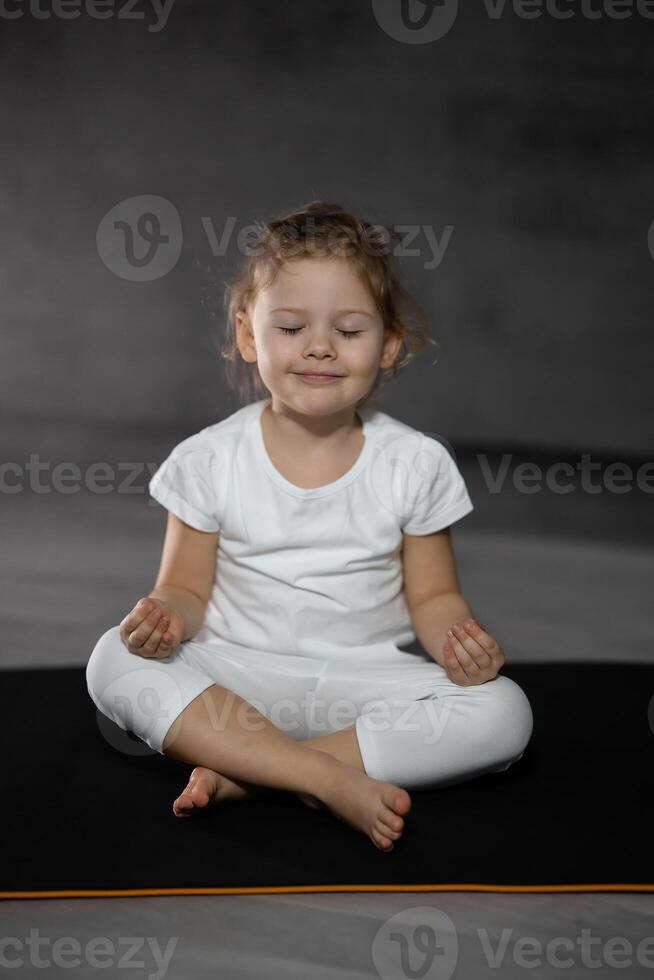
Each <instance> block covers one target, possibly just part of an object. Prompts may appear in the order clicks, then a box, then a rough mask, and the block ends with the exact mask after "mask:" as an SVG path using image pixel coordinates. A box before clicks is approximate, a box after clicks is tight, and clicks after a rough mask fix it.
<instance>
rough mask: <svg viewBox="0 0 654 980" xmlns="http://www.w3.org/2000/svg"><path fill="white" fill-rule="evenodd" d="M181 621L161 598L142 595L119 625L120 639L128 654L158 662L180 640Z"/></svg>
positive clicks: (181, 632)
mask: <svg viewBox="0 0 654 980" xmlns="http://www.w3.org/2000/svg"><path fill="white" fill-rule="evenodd" d="M184 632H185V628H184V622H183V620H182V618H181V616H179V615H178V613H176V612H174V610H172V609H171V607H170V603H169V602H167V601H166V600H165V599H154V598H153V597H152V596H144V597H143V598H142V599H139V601H138V602H137V603H136V605H135V606H134V608H133V609H132V610H131V611H130V612H128V613H127V615H126V616H125V618H124V619H123V620H122V622H121V624H120V638H121V640H122V641H123V643H124V644H125V646H126V647H127V649H128V650H129V652H130V653H135V654H137V655H138V656H139V657H147V658H150V659H155V660H161V659H162V658H163V657H168V656H169V655H170V653H171V651H172V650H174V649H175V647H177V646H179V644H180V643H181V642H182V640H183V638H184Z"/></svg>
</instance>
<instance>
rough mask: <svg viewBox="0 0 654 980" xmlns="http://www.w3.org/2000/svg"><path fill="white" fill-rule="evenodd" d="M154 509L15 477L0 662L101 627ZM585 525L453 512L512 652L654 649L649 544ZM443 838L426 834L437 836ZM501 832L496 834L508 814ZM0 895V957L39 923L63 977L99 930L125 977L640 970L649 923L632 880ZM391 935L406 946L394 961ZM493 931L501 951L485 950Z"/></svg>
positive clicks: (644, 655)
mask: <svg viewBox="0 0 654 980" xmlns="http://www.w3.org/2000/svg"><path fill="white" fill-rule="evenodd" d="M518 523H519V522H518ZM164 525H165V513H164V512H163V511H162V510H161V508H159V507H158V506H151V505H149V504H148V503H147V499H146V497H145V496H144V495H142V494H141V495H138V494H137V495H117V494H109V495H107V496H101V495H98V494H88V493H80V494H76V495H75V496H74V497H73V496H66V495H63V494H48V495H41V496H39V495H37V494H35V493H23V494H17V495H15V496H14V497H13V499H12V500H11V501H10V506H5V507H4V508H3V517H2V524H1V525H0V530H1V533H2V542H3V553H4V556H5V562H4V563H3V566H2V571H1V580H0V587H1V588H0V596H1V598H0V604H1V605H0V616H1V618H2V623H3V639H4V643H3V645H2V649H1V650H0V668H4V669H7V668H11V667H20V666H25V665H27V666H30V667H40V666H52V665H61V666H64V665H75V664H78V665H81V664H84V663H86V661H87V659H88V656H89V654H90V652H91V649H92V647H93V644H94V643H95V641H96V639H97V637H98V636H99V635H100V633H101V632H103V631H104V630H105V629H107V628H108V627H109V626H111V625H114V624H115V623H117V622H118V621H119V620H120V619H121V618H122V616H124V615H125V613H126V612H127V611H128V609H129V608H131V606H132V605H133V603H134V601H135V598H137V597H138V596H139V595H142V594H147V592H148V591H149V590H150V588H151V587H152V583H153V581H154V575H155V574H156V570H157V567H158V561H159V555H160V549H161V541H162V533H163V529H164ZM601 525H602V514H601V512H600V511H598V538H597V540H595V541H594V540H592V539H591V538H590V537H589V535H588V534H585V536H584V537H583V538H575V537H574V536H571V535H570V534H566V535H563V534H560V535H559V536H556V535H555V534H541V535H539V536H537V535H534V534H533V533H530V531H529V528H528V526H526V525H525V523H524V522H523V523H522V525H521V526H518V527H517V528H516V530H515V531H514V532H513V533H510V534H509V533H507V532H505V531H502V532H500V533H497V532H493V531H491V530H489V529H487V528H484V527H480V526H479V524H478V523H477V525H475V524H474V523H473V522H472V521H469V522H468V523H467V524H466V522H462V524H461V526H460V527H458V528H457V527H456V526H455V530H454V532H453V534H454V543H455V549H456V553H457V556H458V564H459V570H460V576H461V584H462V589H463V592H464V593H465V594H466V595H467V597H468V598H469V600H470V602H471V605H472V607H473V610H474V611H475V613H476V614H477V616H478V617H479V618H480V619H481V620H482V622H484V623H485V624H486V625H487V627H488V628H489V629H491V631H492V632H494V633H495V634H496V635H497V636H498V637H499V638H501V639H502V641H503V644H504V646H505V649H506V651H507V655H508V657H509V659H510V660H513V661H515V662H518V661H548V660H550V661H551V660H558V661H567V660H588V661H592V660H620V661H622V662H625V663H627V662H638V661H640V662H645V661H647V662H651V661H652V659H653V658H654V651H653V649H652V627H651V613H650V612H649V610H650V608H651V581H652V569H653V568H654V564H653V559H654V547H653V548H651V549H650V548H648V547H647V546H645V545H644V544H643V542H642V541H641V542H639V544H638V546H633V547H632V546H630V545H629V543H628V540H626V538H625V540H620V538H619V535H618V539H617V540H616V536H615V535H613V538H612V540H605V539H603V538H602V536H601ZM244 805H248V804H244ZM442 833H443V835H444V836H446V834H447V828H442ZM443 839H444V837H441V838H439V837H438V836H436V837H435V846H439V840H440V843H441V844H442V841H443ZM371 846H372V845H371ZM494 846H496V845H495V844H494ZM501 846H503V847H510V830H508V831H507V835H506V837H505V838H504V839H503V840H502V842H501ZM0 911H1V912H2V915H3V923H4V924H3V930H2V934H3V936H4V937H5V938H6V937H14V939H15V942H14V943H13V944H12V945H10V946H8V947H6V949H5V952H4V956H5V957H6V961H5V962H3V963H2V966H3V967H5V968H6V967H8V964H9V961H11V960H12V959H14V960H20V962H21V965H20V968H18V969H14V976H17V977H32V976H37V975H38V976H42V975H43V968H41V967H39V966H38V965H35V956H36V953H35V952H32V953H30V948H29V947H28V945H27V940H28V939H29V938H30V930H35V931H36V934H37V935H40V936H41V937H42V938H44V937H48V938H49V940H50V942H49V943H44V944H43V945H42V946H41V947H40V956H41V958H42V961H43V962H45V961H47V962H48V963H49V972H52V973H54V975H57V974H58V973H62V974H65V975H66V976H69V977H70V976H73V977H90V976H96V975H97V974H98V972H101V970H100V967H99V966H94V964H93V960H92V958H91V951H90V950H89V949H88V948H87V943H88V942H89V941H90V940H91V939H93V938H97V937H107V939H108V940H110V941H111V943H112V944H113V945H110V944H109V943H107V944H105V945H104V946H103V947H102V954H101V955H100V954H99V960H103V961H104V962H107V963H110V964H111V963H113V964H114V965H117V968H119V967H120V963H119V960H120V958H121V957H125V958H126V960H127V959H128V958H129V959H130V960H131V961H132V963H131V964H128V963H127V962H124V964H123V965H124V966H125V969H126V970H127V969H129V971H130V972H129V976H131V977H134V978H137V977H151V978H154V977H157V978H159V977H163V976H166V977H168V978H184V980H189V978H203V977H207V978H209V977H211V978H215V977H221V978H230V977H260V976H266V977H273V978H278V977H279V978H280V980H281V978H284V980H289V978H292V977H298V978H302V980H305V978H309V977H310V978H312V980H322V978H324V980H334V978H336V977H348V978H349V977H351V978H357V977H377V976H381V977H383V978H384V980H386V978H395V977H398V978H403V977H407V976H410V975H414V976H415V975H422V976H427V977H437V978H438V980H444V978H448V977H450V976H455V978H456V977H460V978H464V980H480V978H483V977H486V976H498V975H501V976H502V977H503V978H504V977H508V978H513V977H524V976H526V975H528V976H530V977H550V976H561V975H562V976H565V977H586V976H587V975H589V974H591V973H592V974H593V975H594V976H599V977H601V978H604V977H606V976H610V975H613V973H614V971H616V970H620V971H621V974H622V975H623V976H628V977H632V976H633V977H643V976H651V975H654V974H653V972H652V971H653V970H654V939H651V941H650V945H649V946H647V945H646V944H644V940H645V939H646V938H647V937H654V895H647V894H640V895H639V894H633V895H632V894H619V893H615V894H613V893H609V894H576V895H575V894H570V895H567V894H563V895H520V894H518V895H516V894H506V895H505V894H494V893H493V894H478V893H470V894H462V893H420V892H415V893H396V894H381V893H361V894H348V893H333V894H325V895H317V894H291V895H273V896H266V895H253V896H209V897H203V896H188V897H183V898H179V897H171V898H165V897H161V898H160V897H157V898H136V899H124V898H120V899H89V900H83V899H75V900H48V901H40V900H39V901H36V900H35V901H18V902H15V901H11V902H3V903H2V904H1V905H0ZM400 913H404V915H400V916H399V919H398V920H395V921H393V922H390V923H389V922H388V920H389V919H390V918H391V917H393V916H396V915H398V914H400ZM418 926H422V927H423V928H422V929H421V930H419V929H418V928H417V927H418ZM429 928H431V929H432V930H433V932H432V933H429V932H428V930H429ZM139 934H141V935H142V937H143V939H142V940H139V939H138V936H139ZM32 935H35V933H34V932H33V933H32ZM400 935H402V936H406V943H407V948H408V950H409V953H408V956H409V959H408V961H405V962H404V966H402V961H401V957H400V952H401V948H402V945H403V942H404V940H402V939H401V938H399V937H400ZM429 935H432V936H437V937H438V943H439V945H440V944H441V943H442V947H443V949H442V952H441V953H439V954H438V957H439V958H436V959H435V961H434V963H433V964H432V968H431V969H430V970H429V972H425V973H420V974H416V973H415V972H414V973H413V974H412V973H411V972H410V971H411V970H415V969H416V968H417V967H418V966H419V965H420V964H422V963H423V962H424V957H423V955H422V954H421V953H420V952H419V949H420V943H421V942H422V941H423V940H424V941H425V942H427V941H428V937H429ZM425 936H427V939H425V938H424V937H425ZM63 937H72V938H73V940H75V941H76V942H77V943H78V944H79V947H80V948H81V952H80V953H79V957H80V959H79V965H74V964H75V962H76V961H75V958H74V955H71V952H70V950H71V949H72V948H73V947H72V946H70V945H66V946H65V949H64V957H63V960H59V961H58V960H57V958H56V955H55V954H56V949H57V948H56V947H54V945H53V944H54V942H55V940H56V939H63ZM129 937H133V939H132V944H133V946H132V952H130V943H129V942H128V938H129ZM393 937H395V938H393ZM530 937H531V941H530ZM555 937H563V938H564V939H565V940H567V949H566V948H564V947H563V946H556V947H552V948H551V949H550V950H549V952H548V951H547V949H546V945H547V942H548V940H550V939H552V938H555ZM620 937H623V939H622V941H621V940H620ZM414 940H415V946H413V945H412V943H413V941H414ZM610 940H613V942H612V943H611V942H610ZM157 943H158V945H157ZM169 943H170V945H169V946H168V944H169ZM607 943H608V944H609V945H608V946H607V945H606V944H607ZM629 943H631V946H629V945H628V944H629ZM639 943H641V947H640V951H639V950H638V944H639ZM498 944H499V952H498V956H500V957H501V956H502V950H503V949H504V956H503V959H501V961H500V960H498V961H494V960H493V958H492V957H493V955H494V953H493V951H495V952H497V951H498ZM539 944H540V945H539ZM167 948H168V949H169V952H170V953H171V954H172V955H171V958H170V960H169V961H168V962H167V965H166V960H165V951H166V949H167ZM34 949H35V948H34ZM539 949H540V953H539ZM589 950H590V952H589ZM157 952H159V956H160V959H159V961H157V959H156V954H157ZM648 955H649V960H648V959H647V956H648ZM112 957H113V959H112ZM161 957H163V958H164V963H163V965H162V963H161ZM557 957H558V958H559V960H560V962H559V963H557V959H556V958H557ZM612 957H613V959H612ZM589 958H591V959H592V962H594V963H595V966H592V965H591V960H590V959H589ZM139 961H141V963H142V965H141V966H140V967H138V968H137V967H135V966H134V964H135V963H137V962H139ZM58 962H59V963H60V964H61V965H59V966H58V965H57V963H58ZM561 964H564V965H561ZM600 965H601V966H602V969H601V970H600V969H599V966H600ZM105 975H106V969H105ZM110 975H113V970H110Z"/></svg>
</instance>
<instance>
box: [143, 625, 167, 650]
mask: <svg viewBox="0 0 654 980" xmlns="http://www.w3.org/2000/svg"><path fill="white" fill-rule="evenodd" d="M168 626H169V622H168V617H167V616H165V617H164V618H163V619H161V620H160V621H159V622H158V623H157V625H156V626H155V628H154V629H153V631H152V633H151V634H150V638H149V639H148V641H147V642H146V643H145V645H144V646H143V650H144V651H146V652H147V654H148V655H149V656H152V657H156V656H159V655H160V654H161V653H164V652H165V647H164V648H163V650H162V641H163V636H164V633H165V632H166V630H167V629H168Z"/></svg>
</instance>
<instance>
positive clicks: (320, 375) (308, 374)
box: [295, 371, 344, 378]
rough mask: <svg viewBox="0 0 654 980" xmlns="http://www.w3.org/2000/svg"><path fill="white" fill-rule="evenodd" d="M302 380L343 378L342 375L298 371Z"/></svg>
mask: <svg viewBox="0 0 654 980" xmlns="http://www.w3.org/2000/svg"><path fill="white" fill-rule="evenodd" d="M295 373H296V374H299V375H300V377H302V378H342V377H344V375H342V374H324V373H323V372H322V371H296V372H295Z"/></svg>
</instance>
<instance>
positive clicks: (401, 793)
mask: <svg viewBox="0 0 654 980" xmlns="http://www.w3.org/2000/svg"><path fill="white" fill-rule="evenodd" d="M389 797H390V798H389V799H388V800H387V801H386V802H387V804H388V805H389V806H390V807H391V808H392V809H393V810H394V811H395V813H397V814H398V815H399V816H404V814H406V813H408V812H409V810H410V809H411V797H410V796H409V794H408V793H407V791H406V790H405V789H395V791H394V792H393V793H390V794H389Z"/></svg>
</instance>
